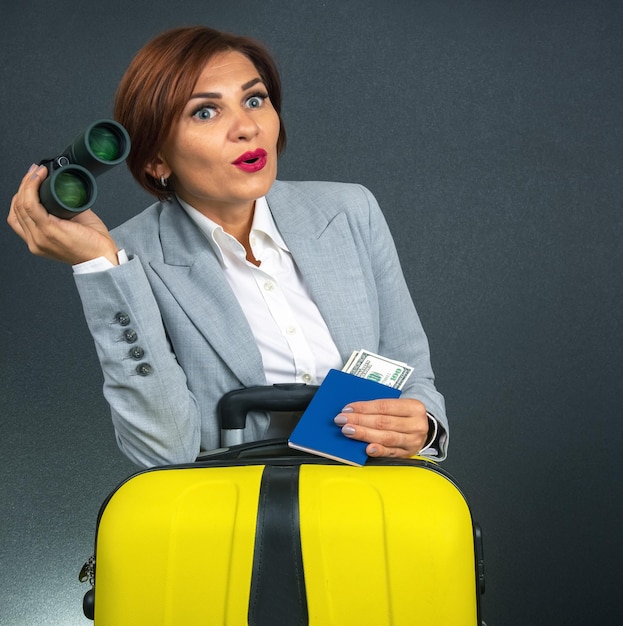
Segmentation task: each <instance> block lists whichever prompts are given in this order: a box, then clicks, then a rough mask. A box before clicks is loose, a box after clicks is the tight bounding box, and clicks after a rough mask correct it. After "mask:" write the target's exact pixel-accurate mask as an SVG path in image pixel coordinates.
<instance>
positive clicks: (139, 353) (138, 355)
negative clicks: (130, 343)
mask: <svg viewBox="0 0 623 626" xmlns="http://www.w3.org/2000/svg"><path fill="white" fill-rule="evenodd" d="M129 355H130V356H131V357H132V358H133V359H134V360H135V361H140V360H141V359H142V358H143V357H144V356H145V350H143V348H141V347H140V346H134V347H133V348H130V352H129Z"/></svg>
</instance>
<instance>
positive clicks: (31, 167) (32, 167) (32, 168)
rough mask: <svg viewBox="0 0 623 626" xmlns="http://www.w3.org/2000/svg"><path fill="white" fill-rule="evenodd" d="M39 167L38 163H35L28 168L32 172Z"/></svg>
mask: <svg viewBox="0 0 623 626" xmlns="http://www.w3.org/2000/svg"><path fill="white" fill-rule="evenodd" d="M36 167H37V164H36V163H33V164H32V165H31V166H30V167H29V168H28V173H29V174H30V172H32V171H33V170H34V169H35V168H36Z"/></svg>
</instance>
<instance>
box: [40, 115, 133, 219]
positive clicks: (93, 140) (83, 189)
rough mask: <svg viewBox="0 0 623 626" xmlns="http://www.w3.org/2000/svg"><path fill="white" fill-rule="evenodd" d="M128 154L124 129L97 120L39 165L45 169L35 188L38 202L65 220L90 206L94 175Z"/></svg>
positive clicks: (128, 143) (92, 195)
mask: <svg viewBox="0 0 623 626" xmlns="http://www.w3.org/2000/svg"><path fill="white" fill-rule="evenodd" d="M128 154H130V136H129V135H128V131H127V130H126V129H125V128H124V127H123V126H122V125H121V124H119V123H117V122H115V121H113V120H99V121H97V122H94V123H93V124H91V125H90V126H88V127H87V128H86V129H85V130H84V131H82V132H81V133H80V134H79V135H78V136H77V137H76V138H75V139H74V140H73V141H72V143H71V144H70V145H69V146H68V147H67V148H65V150H63V152H62V153H61V154H60V155H59V156H57V157H55V158H54V159H45V160H43V161H41V162H40V163H39V165H45V166H46V167H47V169H48V176H47V178H46V179H45V180H44V181H43V183H41V187H40V188H39V198H40V200H41V204H43V206H44V207H45V208H46V209H47V211H48V213H52V214H53V215H56V216H57V217H62V218H64V219H69V218H71V217H74V215H76V214H77V213H81V212H82V211H85V210H86V209H88V208H90V207H91V206H92V205H93V203H94V202H95V199H96V198H97V183H96V182H95V177H96V176H98V175H100V174H103V173H104V172H106V171H108V170H109V169H110V168H111V167H114V166H115V165H119V163H122V162H123V161H125V159H126V158H127V156H128Z"/></svg>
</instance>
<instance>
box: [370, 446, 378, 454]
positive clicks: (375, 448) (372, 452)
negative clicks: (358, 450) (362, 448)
mask: <svg viewBox="0 0 623 626" xmlns="http://www.w3.org/2000/svg"><path fill="white" fill-rule="evenodd" d="M378 451H379V449H378V448H377V447H376V446H371V447H370V448H368V456H372V455H373V454H376V453H377V452H378Z"/></svg>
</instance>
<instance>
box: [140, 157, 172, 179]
mask: <svg viewBox="0 0 623 626" xmlns="http://www.w3.org/2000/svg"><path fill="white" fill-rule="evenodd" d="M145 171H146V172H147V173H148V174H149V175H150V176H151V177H152V178H155V179H156V180H160V178H162V177H164V178H169V176H171V168H170V167H169V166H168V164H167V162H166V161H165V160H164V159H163V158H162V157H161V156H160V154H158V155H157V156H156V158H155V159H154V160H153V161H152V162H151V163H148V164H147V165H146V166H145Z"/></svg>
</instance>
